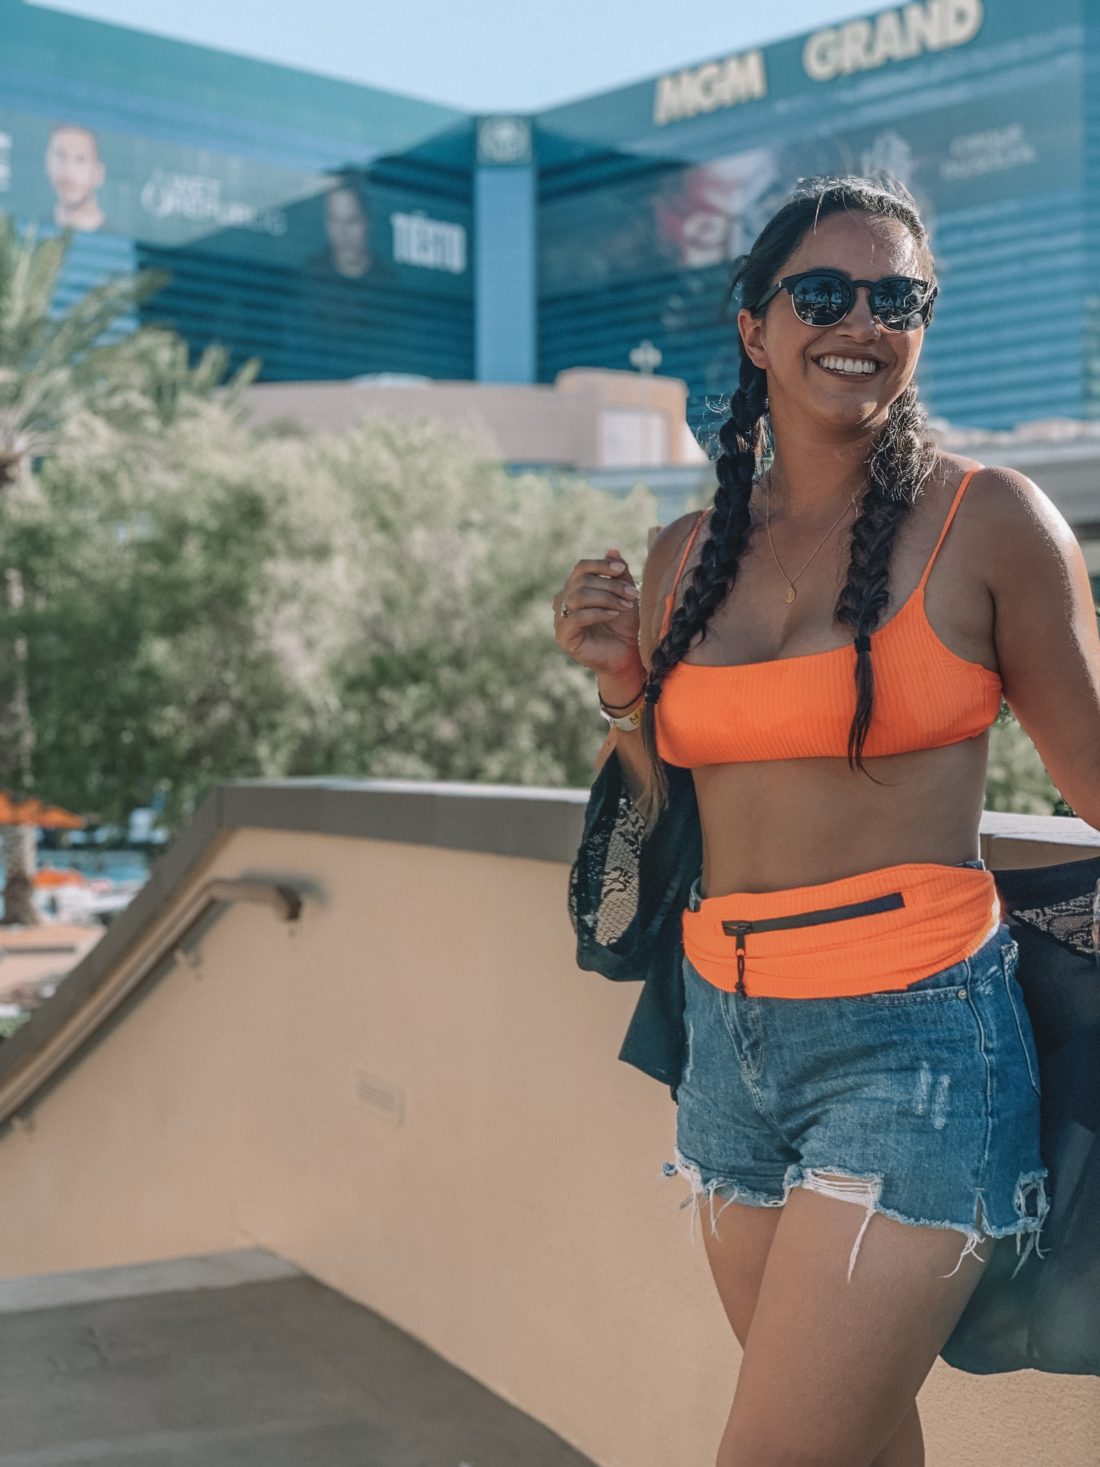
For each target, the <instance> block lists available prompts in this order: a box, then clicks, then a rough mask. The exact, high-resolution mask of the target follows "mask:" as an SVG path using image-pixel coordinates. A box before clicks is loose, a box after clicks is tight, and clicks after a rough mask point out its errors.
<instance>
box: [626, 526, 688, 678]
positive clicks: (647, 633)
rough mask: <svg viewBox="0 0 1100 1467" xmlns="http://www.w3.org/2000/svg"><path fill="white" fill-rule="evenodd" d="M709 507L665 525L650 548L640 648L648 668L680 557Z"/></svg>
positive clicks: (640, 617)
mask: <svg viewBox="0 0 1100 1467" xmlns="http://www.w3.org/2000/svg"><path fill="white" fill-rule="evenodd" d="M704 513H705V510H699V509H693V510H689V511H688V513H687V514H682V515H680V516H679V518H678V519H675V520H673V521H672V522H671V523H670V524H667V525H664V526H663V527H662V528H661V530H660V531H659V532H658V534H657V535H655V536H654V539H653V543H652V545H650V547H649V554H648V555H647V557H646V563H645V571H644V573H643V575H642V597H641V605H640V607H639V610H638V618H639V622H640V642H639V645H640V650H641V654H642V661H643V662H644V663H645V665H646V667H648V666H649V664H650V657H651V654H652V652H653V648H654V647H655V646H656V645H657V640H658V634H659V632H660V627H661V618H662V616H663V615H664V609H665V599H666V597H667V596H668V593H669V592H670V591H671V590H672V581H673V577H674V576H675V574H676V567H677V565H679V563H680V556H681V554H682V553H683V549H684V546H685V545H686V544H687V542H688V538H689V536H690V535H691V533H692V531H693V530H694V529H695V527H696V526H697V524H698V523H699V519H700V517H701V516H702V515H703V514H704Z"/></svg>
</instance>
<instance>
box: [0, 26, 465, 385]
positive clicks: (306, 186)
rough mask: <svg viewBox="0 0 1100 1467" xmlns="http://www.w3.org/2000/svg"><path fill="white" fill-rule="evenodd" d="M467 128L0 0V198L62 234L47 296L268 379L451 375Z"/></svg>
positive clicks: (433, 109) (461, 278) (377, 94)
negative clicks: (136, 283)
mask: <svg viewBox="0 0 1100 1467" xmlns="http://www.w3.org/2000/svg"><path fill="white" fill-rule="evenodd" d="M472 193H473V122H472V119H470V118H468V117H466V116H465V115H464V114H463V113H461V112H456V111H455V110H454V109H452V108H447V107H440V106H436V105H434V104H432V103H427V102H421V101H416V100H413V99H411V98H406V97H400V96H396V95H393V94H391V93H386V92H381V91H377V90H374V89H372V88H368V87H360V86H355V85H353V84H350V83H346V82H339V81H332V80H328V79H326V78H323V77H317V76H312V75H309V74H307V73H304V72H298V71H294V70H292V69H291V68H288V67H281V66H272V65H268V64H266V63H263V62H258V61H251V60H248V59H246V58H242V57H237V56H229V55H225V54H222V53H219V52H216V51H211V50H208V49H206V48H203V47H199V46H191V45H185V44H182V43H180V42H175V41H170V40H165V39H162V38H160V37H157V36H149V35H145V34H143V33H141V32H137V31H132V30H127V29H125V28H123V27H119V26H112V25H104V24H102V23H100V22H96V21H87V20H83V19H79V18H77V17H74V16H69V15H64V14H60V13H58V12H52V11H48V10H39V9H36V8H34V7H31V6H24V5H21V4H11V3H5V5H4V37H3V46H2V48H0V208H3V209H5V210H7V211H8V212H10V213H11V214H12V215H13V216H14V217H15V218H16V219H17V220H18V221H20V222H21V223H31V222H33V223H34V224H35V225H36V226H38V228H39V229H40V231H42V232H45V231H51V230H56V229H57V228H59V227H60V226H61V225H63V224H65V223H71V224H72V225H73V227H74V228H75V229H76V230H77V231H78V233H77V235H76V237H75V241H74V249H73V251H72V253H71V255H70V258H69V261H68V262H67V265H68V268H67V270H66V275H65V279H64V281H63V283H62V292H61V293H62V295H63V296H64V295H71V294H72V293H74V292H77V291H79V290H81V289H83V288H86V287H87V285H89V284H91V283H92V282H93V281H94V280H95V279H101V278H103V276H104V274H109V273H111V271H113V270H119V269H124V270H131V269H133V268H135V267H139V266H143V265H155V266H159V267H161V268H164V269H166V270H168V271H169V272H170V274H171V276H172V281H171V283H170V284H169V286H168V287H167V288H166V289H165V290H163V291H162V292H160V293H159V294H158V295H157V296H156V297H155V298H154V299H153V300H151V301H150V302H149V303H148V305H147V306H146V307H144V308H143V309H142V312H141V315H142V318H143V319H146V320H155V321H163V322H167V323H168V324H170V325H172V326H174V327H175V328H176V329H177V330H178V331H180V332H181V333H182V334H183V335H184V336H185V337H187V339H188V340H189V341H190V342H191V343H192V345H193V346H194V348H195V349H196V350H199V349H201V347H203V346H204V345H206V344H207V343H208V342H209V341H211V340H220V341H222V342H223V343H224V344H225V345H226V346H228V347H229V348H230V349H231V354H232V357H233V360H234V363H237V362H239V361H242V360H244V359H245V358H247V357H249V356H253V355H258V356H260V357H261V358H262V359H263V363H264V365H263V377H264V378H266V379H268V380H303V379H310V380H313V379H324V378H346V377H353V376H357V375H359V374H362V373H374V372H412V373H418V374H425V375H429V376H434V377H454V378H463V379H465V378H470V377H472V376H473V373H474V359H473V320H474V290H473V263H472V262H473V240H472Z"/></svg>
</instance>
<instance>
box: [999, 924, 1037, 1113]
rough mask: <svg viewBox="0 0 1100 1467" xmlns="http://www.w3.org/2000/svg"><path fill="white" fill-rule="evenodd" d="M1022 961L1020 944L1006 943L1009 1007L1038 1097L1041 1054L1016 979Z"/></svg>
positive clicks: (1004, 963) (1004, 967)
mask: <svg viewBox="0 0 1100 1467" xmlns="http://www.w3.org/2000/svg"><path fill="white" fill-rule="evenodd" d="M1019 959H1020V948H1019V944H1018V943H1017V942H1015V941H1012V942H1006V943H1005V945H1004V946H1003V947H1002V948H1001V971H1002V973H1003V975H1004V985H1005V992H1006V993H1007V994H1008V1002H1009V1006H1010V1007H1011V1009H1012V1017H1013V1019H1014V1020H1015V1023H1016V1033H1017V1035H1018V1036H1019V1039H1020V1047H1021V1048H1022V1049H1023V1052H1024V1058H1025V1060H1026V1061H1027V1072H1028V1076H1029V1078H1030V1080H1031V1085H1032V1089H1033V1090H1034V1091H1035V1094H1036V1095H1039V1094H1041V1089H1040V1084H1039V1052H1038V1050H1037V1049H1036V1047H1035V1033H1034V1031H1033V1029H1032V1027H1031V1016H1030V1015H1029V1014H1028V1011H1027V1004H1026V1003H1025V1002H1024V991H1023V989H1022V988H1021V987H1020V981H1019V979H1018V978H1017V977H1016V968H1017V965H1018V963H1019Z"/></svg>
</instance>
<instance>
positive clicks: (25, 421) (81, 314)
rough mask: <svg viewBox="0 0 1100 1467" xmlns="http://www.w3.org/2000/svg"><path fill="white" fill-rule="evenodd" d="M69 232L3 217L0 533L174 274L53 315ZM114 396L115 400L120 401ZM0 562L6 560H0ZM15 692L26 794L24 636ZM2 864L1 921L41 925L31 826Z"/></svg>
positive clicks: (0, 834) (10, 590)
mask: <svg viewBox="0 0 1100 1467" xmlns="http://www.w3.org/2000/svg"><path fill="white" fill-rule="evenodd" d="M71 242H72V231H71V230H66V231H65V232H64V233H63V234H61V235H58V236H53V237H49V238H46V239H42V240H39V239H37V238H36V232H35V230H34V229H33V228H30V229H28V230H27V231H26V232H25V234H24V235H23V237H22V238H21V239H20V238H19V237H18V236H17V233H16V229H15V226H14V224H13V222H12V220H11V219H10V218H9V217H8V216H6V215H2V214H0V534H2V533H3V515H4V508H5V506H6V505H7V504H9V503H10V502H11V500H12V498H13V497H14V496H16V495H20V494H33V492H34V482H33V477H32V472H31V471H32V467H33V463H34V460H35V459H36V458H40V457H42V456H43V455H45V454H47V453H49V452H50V449H51V448H52V447H53V445H54V443H55V442H56V440H57V437H58V435H59V432H60V430H61V428H62V426H63V425H64V423H65V421H66V418H67V417H68V416H69V415H70V414H71V413H72V412H73V411H74V409H75V408H77V407H78V406H80V405H83V404H85V403H87V402H88V400H89V399H90V398H96V399H99V400H100V402H101V403H103V404H104V405H105V404H106V403H107V402H108V401H109V400H110V399H111V398H112V396H113V393H114V389H113V388H112V386H111V384H112V382H117V381H118V377H117V376H116V375H115V374H117V372H118V371H119V369H120V368H121V366H122V365H123V364H124V363H125V361H126V359H127V352H128V348H127V346H126V341H127V340H129V341H132V340H133V337H134V336H141V334H142V333H141V331H139V332H136V333H133V334H132V335H131V337H130V338H126V339H124V341H123V342H121V343H114V344H113V345H102V344H101V345H97V343H98V342H99V338H100V337H101V336H102V334H103V332H104V331H105V330H106V329H107V328H108V327H109V326H111V325H113V324H114V323H115V322H116V321H118V319H119V317H121V316H122V315H124V314H125V313H126V312H127V311H129V310H131V309H132V308H133V307H134V306H135V305H137V304H139V303H140V302H142V301H145V300H148V298H149V297H150V296H151V295H153V294H155V293H156V291H158V290H160V289H161V288H162V287H163V286H164V285H165V284H166V283H167V281H168V279H169V277H168V276H167V275H166V274H165V273H164V272H163V271H159V270H142V271H139V272H138V273H137V274H134V275H129V276H125V275H123V276H116V277H114V278H112V279H110V280H107V281H105V282H104V283H102V284H100V285H97V286H94V287H93V288H92V289H91V290H89V291H88V292H87V293H86V294H85V295H84V296H82V297H81V298H80V299H79V300H77V301H75V302H73V304H72V305H70V306H69V307H68V308H67V309H66V310H64V311H59V312H51V305H52V302H53V298H54V292H55V288H56V285H57V279H58V276H59V274H60V272H61V267H62V265H63V264H64V261H65V257H66V255H67V253H68V250H69V246H70V244H71ZM116 400H117V399H116ZM0 564H2V561H0ZM3 577H4V585H3V588H2V589H0V596H3V598H4V603H5V604H6V605H7V606H8V607H9V608H11V609H12V610H18V609H19V607H20V606H21V605H22V603H23V584H22V577H21V576H20V574H19V572H18V570H15V569H12V568H9V569H6V570H5V571H4V572H3ZM11 650H12V654H13V660H12V663H11V666H12V679H11V684H10V689H9V693H8V695H7V697H6V698H5V700H4V703H3V704H2V705H0V785H7V786H11V787H14V788H16V789H19V790H22V791H24V792H26V793H30V791H31V790H33V787H34V769H33V757H34V723H33V719H32V717H31V710H30V708H29V706H28V702H27V680H26V671H25V663H26V659H27V640H26V638H25V637H23V636H18V637H16V638H15V639H14V642H13V645H12V649H11ZM0 843H2V850H3V856H4V864H5V876H6V884H5V889H4V914H3V917H2V918H0V922H4V923H14V922H18V923H27V924H34V923H37V922H38V921H39V920H40V918H39V915H38V911H37V909H36V908H35V905H34V902H33V899H32V898H33V876H34V870H35V857H36V845H35V828H34V826H26V825H23V826H20V825H4V826H0Z"/></svg>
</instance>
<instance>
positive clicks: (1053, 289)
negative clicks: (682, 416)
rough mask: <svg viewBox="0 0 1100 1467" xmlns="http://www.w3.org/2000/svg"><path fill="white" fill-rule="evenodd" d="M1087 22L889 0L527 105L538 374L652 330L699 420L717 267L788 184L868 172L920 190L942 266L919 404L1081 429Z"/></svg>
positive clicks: (975, 1) (718, 337) (1016, 5)
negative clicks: (622, 83)
mask: <svg viewBox="0 0 1100 1467" xmlns="http://www.w3.org/2000/svg"><path fill="white" fill-rule="evenodd" d="M1086 8H1087V7H1086V5H1085V3H1084V0H1050V3H1047V4H1045V5H1043V6H1035V5H1032V4H1030V3H1028V0H985V3H984V4H983V3H981V0H960V3H957V4H946V3H944V4H937V3H935V0H933V3H930V4H927V5H907V6H899V7H896V8H893V9H887V10H882V11H880V12H879V13H878V15H877V16H873V17H871V18H870V19H868V20H863V21H857V22H853V23H851V24H850V25H840V26H836V27H830V28H824V29H823V30H821V31H818V32H815V33H813V34H812V35H809V36H803V37H798V38H795V39H792V40H789V41H784V42H780V43H778V44H776V45H774V46H769V47H766V48H763V49H762V50H760V51H756V52H749V53H742V54H741V55H738V56H734V57H732V58H724V59H723V60H722V61H720V62H716V63H710V64H709V66H702V67H699V68H696V69H694V70H692V71H689V72H684V73H680V74H678V75H676V76H672V77H666V78H659V79H656V80H654V81H652V82H647V83H644V84H638V85H637V86H632V87H628V88H624V89H622V90H621V91H617V92H614V93H611V94H609V95H607V96H603V97H599V98H592V99H587V100H585V101H582V102H579V103H575V104H572V105H570V106H565V107H560V108H557V109H555V110H554V111H552V112H548V113H544V114H543V115H542V116H540V117H539V118H538V129H539V156H540V197H539V204H540V221H539V242H540V265H541V269H540V283H539V291H540V300H539V320H540V358H539V372H540V376H541V377H542V378H543V379H551V378H552V377H553V375H554V374H555V372H557V371H558V370H560V369H561V368H562V367H564V366H567V365H569V366H572V365H590V366H617V367H625V366H626V365H627V363H628V352H629V350H630V348H631V347H632V346H633V345H634V344H635V343H636V342H637V341H638V340H639V338H640V337H642V336H649V337H651V338H652V339H653V340H654V341H655V342H656V343H657V345H658V346H659V347H660V349H661V351H662V353H663V357H664V360H663V364H662V370H663V371H666V372H671V373H673V374H674V375H677V376H681V377H683V378H685V379H686V380H687V381H688V383H689V384H690V386H691V390H692V405H691V411H692V415H693V417H694V418H695V419H696V420H698V419H700V418H703V417H704V416H705V415H706V410H705V398H706V396H707V395H708V394H714V395H716V396H720V395H721V394H724V393H728V392H730V391H732V390H733V387H734V386H735V385H736V338H735V335H734V332H735V331H736V327H735V325H734V324H733V323H732V321H729V320H727V319H725V317H724V312H723V308H722V303H723V296H724V293H725V288H726V285H727V283H728V279H729V275H730V273H731V267H730V262H731V260H732V258H733V257H734V256H736V255H737V254H739V253H741V252H742V251H743V250H745V249H747V248H748V247H749V245H750V244H751V243H752V240H753V238H754V237H755V235H756V233H757V232H758V231H759V229H760V227H761V226H762V224H763V223H764V221H765V220H766V218H767V217H768V215H769V214H770V213H771V212H772V211H773V209H774V207H775V205H776V204H777V203H778V202H779V200H780V199H781V198H782V196H783V194H784V192H785V190H787V189H788V188H789V187H790V186H791V185H792V184H793V183H794V182H795V180H796V179H797V178H798V177H800V176H804V175H808V174H811V173H821V172H862V171H864V170H865V169H867V168H869V167H874V166H881V167H885V168H888V169H889V170H890V171H891V172H892V173H894V174H895V175H897V176H899V177H901V178H902V179H903V180H904V181H905V183H906V184H907V185H908V186H909V187H910V188H911V189H912V191H913V193H914V194H915V195H916V197H917V199H918V201H919V203H920V204H921V208H922V213H923V215H924V218H925V220H926V222H927V224H928V225H929V227H930V230H931V233H932V241H933V247H934V249H935V252H936V257H937V262H938V272H939V277H940V282H941V293H940V299H939V300H938V301H937V306H936V320H935V323H934V325H933V327H932V329H931V330H930V331H929V333H928V336H927V338H926V341H925V345H924V351H923V354H922V358H921V366H920V376H919V381H920V386H921V390H922V394H923V397H924V400H925V402H926V403H927V404H928V406H929V409H930V411H932V412H933V413H935V414H937V415H939V416H943V417H946V418H949V419H951V420H952V421H954V422H957V423H960V424H969V425H975V426H983V427H991V428H1003V427H1009V426H1011V425H1012V424H1014V423H1016V422H1020V421H1024V420H1026V419H1034V418H1044V417H1051V416H1067V417H1074V418H1080V417H1085V416H1096V415H1097V399H1096V383H1095V357H1096V347H1095V337H1096V331H1097V325H1098V323H1097V320H1096V316H1097V310H1098V307H1100V300H1098V299H1097V295H1096V288H1095V287H1094V286H1092V285H1091V284H1090V283H1091V282H1094V281H1096V280H1097V278H1098V277H1097V274H1096V270H1095V268H1093V263H1094V262H1093V260H1092V256H1093V255H1094V254H1095V250H1096V246H1095V239H1096V234H1095V231H1094V230H1093V231H1088V230H1087V228H1086V225H1087V214H1088V212H1089V211H1090V210H1091V211H1092V212H1093V213H1095V210H1096V207H1097V206H1096V200H1097V197H1098V195H1097V189H1096V184H1097V182H1098V181H1100V180H1098V179H1097V177H1096V158H1097V153H1096V147H1095V141H1096V138H1095V126H1096V123H1095V118H1096V117H1097V116H1098V115H1100V114H1098V111H1097V109H1098V107H1100V104H1098V102H1097V100H1096V87H1095V86H1093V87H1092V88H1091V96H1090V98H1089V101H1088V104H1087V106H1088V113H1087V114H1086V74H1087V73H1088V74H1089V75H1093V76H1094V72H1093V71H1092V68H1094V67H1095V65H1096V59H1095V58H1096V55H1097V49H1096V39H1097V38H1096V26H1097V22H1095V21H1093V22H1090V25H1089V28H1088V30H1087V31H1086V25H1085V12H1086ZM1092 9H1093V13H1095V7H1093V8H1092ZM1086 115H1087V117H1088V119H1089V121H1088V128H1087V130H1086ZM1086 140H1087V141H1086ZM1090 241H1091V242H1090ZM1090 301H1091V304H1090ZM1087 322H1091V325H1086V323H1087ZM1090 332H1091V335H1090V337H1089V339H1090V340H1091V341H1092V348H1091V357H1090V354H1089V352H1088V351H1087V350H1086V336H1087V335H1088V334H1089V333H1090ZM1088 360H1092V362H1093V363H1094V366H1093V368H1092V372H1091V375H1090V373H1089V371H1087V370H1086V365H1087V361H1088ZM1090 383H1091V386H1090V385H1089V384H1090Z"/></svg>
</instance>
